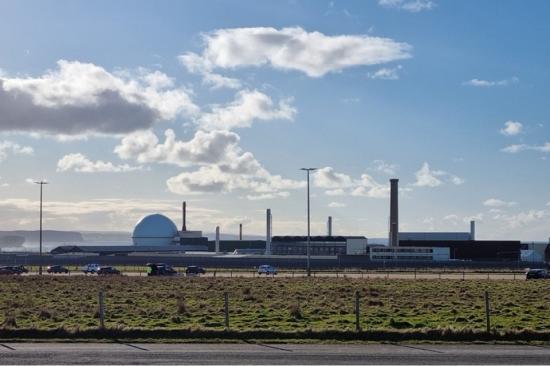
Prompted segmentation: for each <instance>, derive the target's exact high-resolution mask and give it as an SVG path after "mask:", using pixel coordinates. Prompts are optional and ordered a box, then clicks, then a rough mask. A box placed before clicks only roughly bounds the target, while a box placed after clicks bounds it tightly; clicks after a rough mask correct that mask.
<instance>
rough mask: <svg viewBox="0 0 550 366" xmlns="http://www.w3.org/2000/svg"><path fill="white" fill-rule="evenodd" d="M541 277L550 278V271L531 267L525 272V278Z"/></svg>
mask: <svg viewBox="0 0 550 366" xmlns="http://www.w3.org/2000/svg"><path fill="white" fill-rule="evenodd" d="M539 278H550V273H549V272H548V271H547V270H545V269H542V268H534V269H529V270H528V271H527V273H526V274H525V279H527V280H531V279H532V280H534V279H539Z"/></svg>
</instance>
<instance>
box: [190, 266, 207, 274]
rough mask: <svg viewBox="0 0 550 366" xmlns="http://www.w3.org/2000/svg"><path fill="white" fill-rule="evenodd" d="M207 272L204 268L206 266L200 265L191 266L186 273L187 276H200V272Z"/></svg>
mask: <svg viewBox="0 0 550 366" xmlns="http://www.w3.org/2000/svg"><path fill="white" fill-rule="evenodd" d="M205 273H206V271H205V270H204V268H202V267H199V266H189V267H187V268H186V269H185V274H186V275H187V276H198V275H200V274H205Z"/></svg>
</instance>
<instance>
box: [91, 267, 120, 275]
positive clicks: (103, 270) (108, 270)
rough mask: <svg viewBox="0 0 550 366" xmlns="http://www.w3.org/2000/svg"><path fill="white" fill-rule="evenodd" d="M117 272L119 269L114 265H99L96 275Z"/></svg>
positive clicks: (114, 273) (116, 273)
mask: <svg viewBox="0 0 550 366" xmlns="http://www.w3.org/2000/svg"><path fill="white" fill-rule="evenodd" d="M119 274H120V271H119V270H118V269H116V268H115V267H111V266H106V267H99V269H98V270H97V275H98V276H106V275H119Z"/></svg>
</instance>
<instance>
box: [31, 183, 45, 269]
mask: <svg viewBox="0 0 550 366" xmlns="http://www.w3.org/2000/svg"><path fill="white" fill-rule="evenodd" d="M34 183H35V184H40V265H39V266H38V274H39V275H42V187H43V186H44V184H48V182H46V181H45V180H40V181H38V182H34Z"/></svg>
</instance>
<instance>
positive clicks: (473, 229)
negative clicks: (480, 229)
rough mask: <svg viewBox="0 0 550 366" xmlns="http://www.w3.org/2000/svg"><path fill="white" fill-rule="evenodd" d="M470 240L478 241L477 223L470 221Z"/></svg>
mask: <svg viewBox="0 0 550 366" xmlns="http://www.w3.org/2000/svg"><path fill="white" fill-rule="evenodd" d="M470 240H476V222H475V221H474V220H472V221H470Z"/></svg>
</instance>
